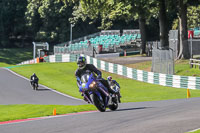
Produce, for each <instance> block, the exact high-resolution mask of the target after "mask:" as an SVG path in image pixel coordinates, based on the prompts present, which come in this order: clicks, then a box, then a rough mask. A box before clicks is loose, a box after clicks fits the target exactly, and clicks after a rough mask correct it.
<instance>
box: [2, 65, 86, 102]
mask: <svg viewBox="0 0 200 133" xmlns="http://www.w3.org/2000/svg"><path fill="white" fill-rule="evenodd" d="M66 89H67V88H66ZM77 90H78V89H77ZM0 104H1V105H7V104H45V105H49V104H56V105H81V104H87V103H85V102H84V101H83V100H76V99H72V98H69V97H67V96H64V95H61V94H58V93H55V92H53V91H52V90H50V89H49V88H47V87H45V86H41V85H40V86H39V90H38V91H34V90H33V89H32V87H31V86H30V82H29V80H27V79H25V78H22V77H19V76H17V75H16V74H14V73H12V72H11V71H9V70H8V69H4V68H0Z"/></svg>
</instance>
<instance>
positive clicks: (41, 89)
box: [36, 88, 50, 91]
mask: <svg viewBox="0 0 200 133" xmlns="http://www.w3.org/2000/svg"><path fill="white" fill-rule="evenodd" d="M36 91H50V90H49V89H40V88H38V89H37V90H36Z"/></svg>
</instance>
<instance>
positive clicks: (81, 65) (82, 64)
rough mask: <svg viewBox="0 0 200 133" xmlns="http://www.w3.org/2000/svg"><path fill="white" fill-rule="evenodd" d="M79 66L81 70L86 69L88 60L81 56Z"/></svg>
mask: <svg viewBox="0 0 200 133" xmlns="http://www.w3.org/2000/svg"><path fill="white" fill-rule="evenodd" d="M77 65H78V67H79V69H84V68H85V66H86V58H85V57H83V56H80V57H79V58H78V61H77Z"/></svg>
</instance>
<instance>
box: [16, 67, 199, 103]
mask: <svg viewBox="0 0 200 133" xmlns="http://www.w3.org/2000/svg"><path fill="white" fill-rule="evenodd" d="M76 68H77V65H76V63H41V64H34V65H27V66H24V67H16V68H12V70H13V71H15V72H17V73H19V74H21V75H24V76H25V77H27V78H29V77H30V75H31V74H32V73H34V72H35V73H36V74H37V75H38V77H39V78H40V83H41V84H44V85H46V86H48V87H50V88H53V89H55V90H58V91H60V92H63V93H65V94H68V95H71V96H73V97H77V98H82V97H81V96H80V93H79V92H78V88H77V85H76V79H75V76H74V73H75V70H76ZM108 75H111V76H112V77H113V79H116V80H117V81H118V82H119V84H120V86H121V93H122V96H123V98H122V102H142V101H159V100H168V99H181V98H186V89H182V88H172V87H165V86H160V85H155V84H149V83H145V82H140V81H136V80H132V79H128V78H125V77H123V76H118V75H116V74H111V73H108V72H103V77H104V78H106V77H107V76H108ZM191 96H192V97H199V96H200V91H199V90H191Z"/></svg>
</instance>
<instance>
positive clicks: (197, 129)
mask: <svg viewBox="0 0 200 133" xmlns="http://www.w3.org/2000/svg"><path fill="white" fill-rule="evenodd" d="M197 130H200V128H197V129H194V130H191V131H188V132H189V133H190V132H191V133H193V132H195V131H197Z"/></svg>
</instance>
